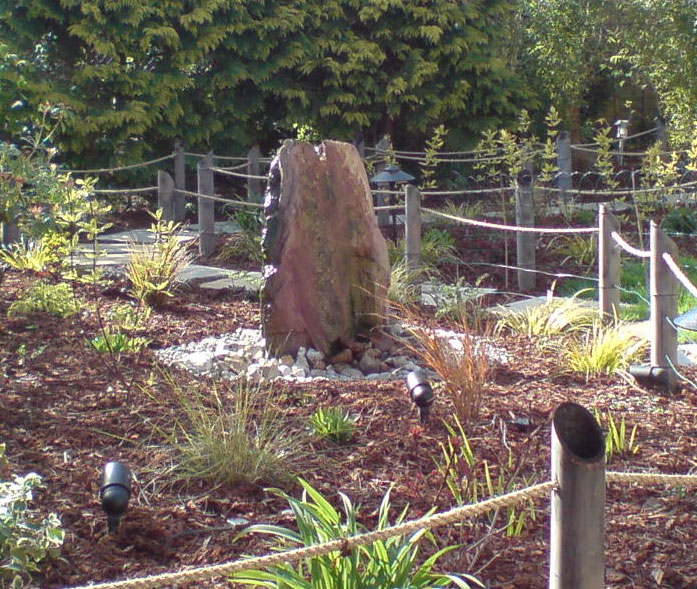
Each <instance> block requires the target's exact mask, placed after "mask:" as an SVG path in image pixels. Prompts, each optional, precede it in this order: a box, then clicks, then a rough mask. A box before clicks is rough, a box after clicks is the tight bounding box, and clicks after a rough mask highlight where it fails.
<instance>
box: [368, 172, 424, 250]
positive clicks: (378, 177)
mask: <svg viewBox="0 0 697 589" xmlns="http://www.w3.org/2000/svg"><path fill="white" fill-rule="evenodd" d="M414 179H415V178H414V176H412V175H411V174H407V173H406V172H404V171H403V170H402V169H401V168H400V167H399V166H398V165H396V164H390V165H389V166H385V169H384V170H383V171H382V172H380V173H378V174H375V176H373V177H372V178H371V179H370V181H371V182H372V183H374V184H387V185H388V186H389V189H390V191H394V189H395V185H396V184H397V183H399V182H411V181H412V180H414ZM389 202H390V206H394V205H395V204H396V199H395V195H394V194H390V198H389ZM378 204H380V202H379V199H378ZM391 213H392V236H393V237H394V239H395V240H396V239H397V213H396V212H395V211H394V210H393V211H391Z"/></svg>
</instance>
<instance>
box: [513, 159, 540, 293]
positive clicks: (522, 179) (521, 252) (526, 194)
mask: <svg viewBox="0 0 697 589" xmlns="http://www.w3.org/2000/svg"><path fill="white" fill-rule="evenodd" d="M515 218H516V225H517V226H518V227H533V226H534V222H535V211H534V206H533V174H532V165H531V164H530V165H526V166H525V169H524V170H523V171H522V172H521V173H520V174H519V175H518V178H517V180H516V184H515ZM536 241H537V237H536V235H535V233H533V232H531V231H517V232H516V251H517V256H518V258H517V266H518V288H519V289H520V290H522V291H526V290H532V289H533V288H535V273H534V272H530V271H529V270H534V269H535V243H536Z"/></svg>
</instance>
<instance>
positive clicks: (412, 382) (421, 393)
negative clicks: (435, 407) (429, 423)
mask: <svg viewBox="0 0 697 589" xmlns="http://www.w3.org/2000/svg"><path fill="white" fill-rule="evenodd" d="M407 388H408V389H409V395H410V396H411V400H412V401H414V405H416V406H417V407H418V408H419V417H420V418H421V423H424V422H425V421H426V420H427V419H428V415H429V413H431V405H432V404H433V399H434V395H433V389H432V388H431V385H430V384H429V383H428V379H427V378H426V375H425V374H424V373H423V371H421V370H413V371H412V372H410V373H409V374H407Z"/></svg>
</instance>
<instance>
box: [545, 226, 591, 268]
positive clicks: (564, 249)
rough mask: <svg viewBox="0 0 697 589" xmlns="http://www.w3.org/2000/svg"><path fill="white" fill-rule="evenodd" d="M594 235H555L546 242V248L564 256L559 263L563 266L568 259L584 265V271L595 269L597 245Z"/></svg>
mask: <svg viewBox="0 0 697 589" xmlns="http://www.w3.org/2000/svg"><path fill="white" fill-rule="evenodd" d="M595 242H596V240H595V236H592V237H589V236H586V235H578V234H576V235H557V236H556V237H554V238H553V239H551V240H550V242H549V243H548V244H547V249H548V250H549V251H551V252H552V253H554V254H556V255H559V256H564V258H563V259H562V261H561V262H560V264H561V265H562V266H563V265H564V264H566V263H567V262H569V261H573V262H575V263H577V264H578V265H579V266H585V267H586V273H588V272H591V271H592V270H594V269H595V266H596V265H597V264H596V259H597V254H596V251H597V247H596V243H595Z"/></svg>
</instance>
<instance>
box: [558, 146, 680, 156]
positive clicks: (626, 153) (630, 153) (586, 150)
mask: <svg viewBox="0 0 697 589" xmlns="http://www.w3.org/2000/svg"><path fill="white" fill-rule="evenodd" d="M571 149H573V150H575V151H581V152H584V153H601V151H602V150H600V149H592V148H590V147H580V146H578V145H572V146H571ZM602 153H606V154H607V155H621V156H624V157H646V156H647V155H651V153H650V152H648V151H604V152H602ZM673 153H687V150H684V149H683V150H679V151H659V152H658V153H657V154H656V155H671V154H673Z"/></svg>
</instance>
